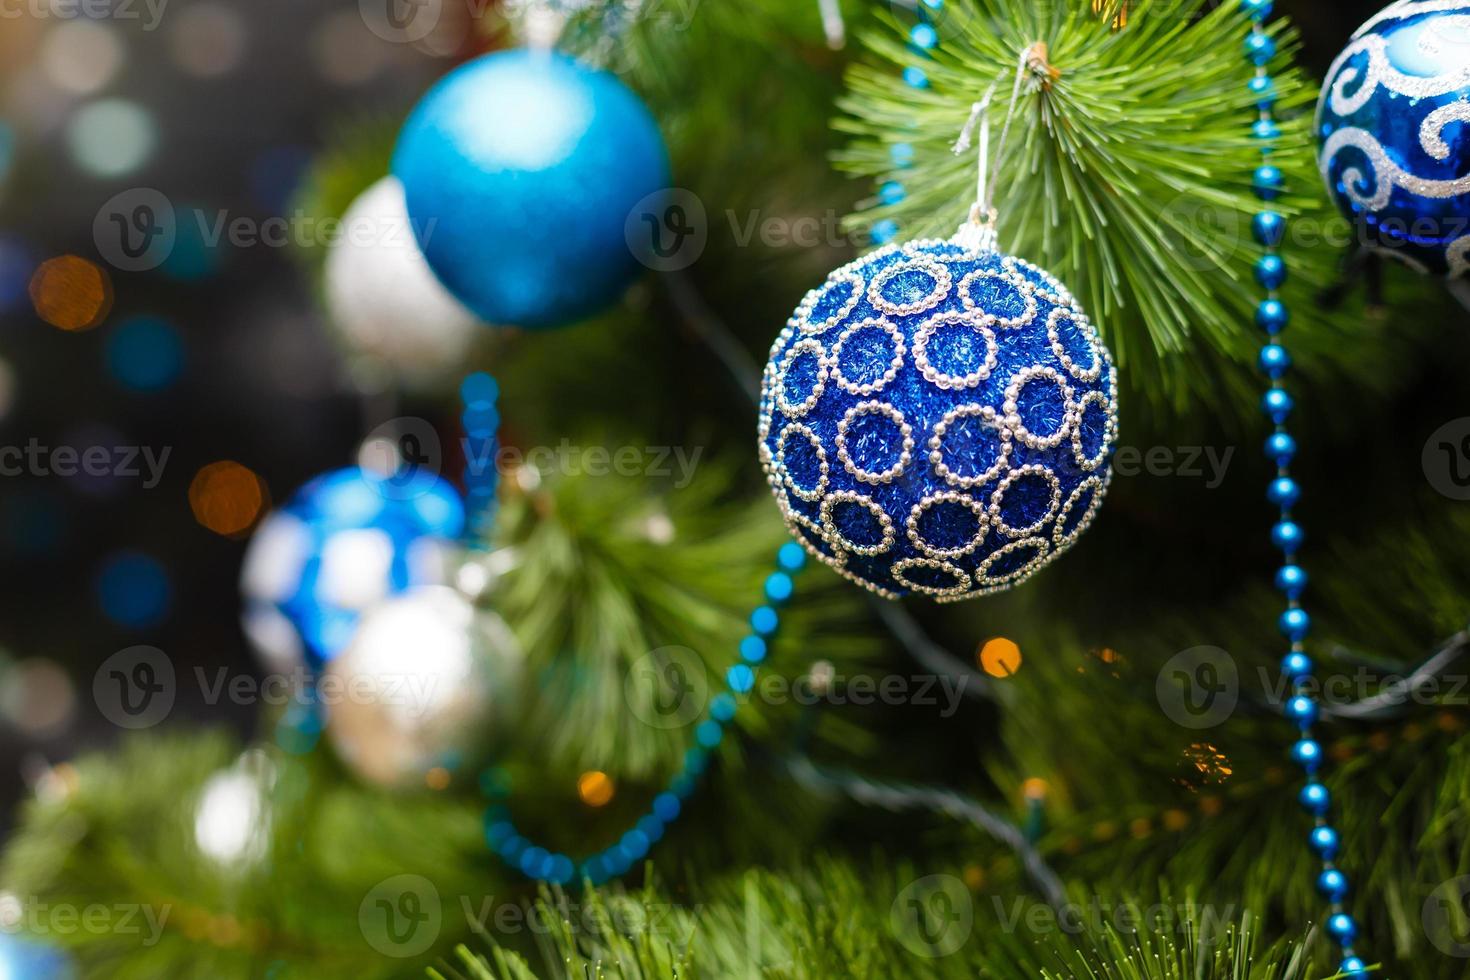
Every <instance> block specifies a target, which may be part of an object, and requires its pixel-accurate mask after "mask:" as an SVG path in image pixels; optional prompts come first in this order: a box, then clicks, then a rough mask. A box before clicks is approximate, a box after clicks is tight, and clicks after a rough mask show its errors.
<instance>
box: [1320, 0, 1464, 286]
mask: <svg viewBox="0 0 1470 980" xmlns="http://www.w3.org/2000/svg"><path fill="white" fill-rule="evenodd" d="M1317 135H1318V138H1319V139H1320V140H1321V143H1322V146H1321V152H1320V157H1319V162H1320V164H1321V167H1322V176H1323V178H1324V179H1325V180H1326V182H1327V188H1328V191H1329V193H1330V194H1331V195H1332V198H1333V200H1334V201H1336V203H1337V205H1338V207H1340V208H1341V209H1342V211H1343V213H1344V214H1346V215H1347V216H1348V217H1349V218H1353V219H1355V220H1359V221H1360V222H1361V224H1362V227H1363V229H1364V232H1365V236H1366V238H1367V242H1366V244H1367V245H1369V246H1370V247H1372V248H1373V249H1375V250H1376V251H1380V252H1383V253H1386V254H1388V255H1392V256H1394V257H1396V258H1398V259H1400V260H1402V261H1404V262H1406V263H1408V264H1409V265H1411V266H1413V267H1414V268H1416V269H1419V270H1420V271H1423V272H1432V273H1436V274H1446V273H1447V274H1449V275H1451V276H1458V275H1461V274H1463V273H1464V272H1465V271H1466V270H1467V269H1470V259H1467V255H1470V2H1465V3H1454V2H1445V0H1414V2H1407V0H1406V2H1400V3H1395V4H1392V5H1391V6H1389V7H1387V8H1385V9H1384V10H1383V11H1381V12H1380V13H1379V14H1377V16H1375V17H1373V19H1371V20H1369V21H1368V23H1366V24H1364V25H1363V26H1362V27H1361V28H1359V30H1358V32H1357V33H1356V34H1355V35H1353V41H1352V43H1351V44H1349V45H1348V46H1347V48H1346V49H1345V50H1344V51H1343V52H1342V54H1341V55H1339V56H1338V58H1337V61H1336V62H1335V63H1334V64H1333V66H1332V69H1331V70H1330V71H1329V72H1328V74H1327V84H1326V85H1324V86H1323V88H1322V99H1321V102H1320V103H1319V104H1318V106H1317Z"/></svg>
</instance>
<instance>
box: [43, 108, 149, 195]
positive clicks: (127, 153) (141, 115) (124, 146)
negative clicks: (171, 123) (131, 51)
mask: <svg viewBox="0 0 1470 980" xmlns="http://www.w3.org/2000/svg"><path fill="white" fill-rule="evenodd" d="M66 142H67V146H68V148H69V149H70V151H71V156H72V160H73V161H74V162H75V163H76V165H77V166H78V167H80V168H81V169H82V170H84V171H86V172H87V173H89V174H92V175H93V176H96V177H121V176H124V175H126V174H130V173H132V172H133V171H135V170H137V169H138V168H139V167H141V166H143V164H145V163H147V162H148V159H149V158H150V157H151V156H152V155H153V150H154V148H155V146H156V145H157V143H158V127H157V125H156V124H155V123H154V121H153V116H152V114H151V113H149V111H148V110H147V109H145V108H143V107H142V106H140V105H139V104H138V103H136V102H132V101H130V100H128V99H100V100H98V101H96V102H91V103H88V104H87V105H84V106H82V107H81V108H80V109H78V110H77V111H76V113H75V114H74V115H73V116H72V117H71V121H70V122H68V123H67V127H66Z"/></svg>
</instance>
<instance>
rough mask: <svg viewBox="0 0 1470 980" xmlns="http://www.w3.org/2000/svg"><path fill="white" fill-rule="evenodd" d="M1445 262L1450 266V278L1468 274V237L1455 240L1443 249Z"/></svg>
mask: <svg viewBox="0 0 1470 980" xmlns="http://www.w3.org/2000/svg"><path fill="white" fill-rule="evenodd" d="M1444 257H1445V261H1446V262H1448V263H1449V265H1450V278H1451V279H1454V278H1457V277H1459V276H1463V275H1464V274H1465V273H1467V272H1470V235H1465V236H1463V237H1460V238H1456V239H1455V240H1454V241H1452V242H1450V243H1449V245H1447V246H1446V247H1445V250H1444Z"/></svg>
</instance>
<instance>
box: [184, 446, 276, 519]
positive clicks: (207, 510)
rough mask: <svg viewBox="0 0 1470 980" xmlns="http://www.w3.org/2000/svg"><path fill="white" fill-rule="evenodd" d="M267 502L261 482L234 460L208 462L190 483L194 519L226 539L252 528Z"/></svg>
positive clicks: (263, 484) (190, 505)
mask: <svg viewBox="0 0 1470 980" xmlns="http://www.w3.org/2000/svg"><path fill="white" fill-rule="evenodd" d="M269 502H270V501H269V494H268V493H267V491H266V487H265V483H264V481H262V480H261V478H260V477H258V476H256V475H255V472H254V471H253V470H251V469H250V468H248V467H245V466H241V465H240V464H239V463H236V462H235V461H233V460H228V459H227V460H221V461H220V462H218V463H210V464H209V465H208V466H206V467H204V468H203V469H201V470H200V471H199V472H198V473H196V474H194V479H193V481H192V482H191V483H190V484H189V509H190V510H192V511H193V512H194V519H195V520H196V521H198V522H199V523H200V524H202V525H203V526H204V527H207V528H209V530H211V531H213V532H214V533H216V534H222V535H224V536H225V537H227V538H234V537H239V536H241V535H243V534H244V533H245V532H246V531H249V530H250V529H251V528H252V527H254V526H255V522H256V521H257V520H259V519H260V516H261V515H262V514H263V513H265V510H266V507H267V506H268V505H269Z"/></svg>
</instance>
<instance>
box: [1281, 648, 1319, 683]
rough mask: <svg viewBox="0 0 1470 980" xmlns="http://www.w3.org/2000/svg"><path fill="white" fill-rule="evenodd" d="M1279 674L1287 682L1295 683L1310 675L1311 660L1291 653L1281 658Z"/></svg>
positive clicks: (1304, 655)
mask: <svg viewBox="0 0 1470 980" xmlns="http://www.w3.org/2000/svg"><path fill="white" fill-rule="evenodd" d="M1281 673H1282V675H1283V676H1284V677H1286V679H1287V680H1290V681H1297V680H1302V679H1303V678H1306V677H1310V676H1311V674H1312V658H1311V657H1308V656H1307V655H1306V654H1305V653H1298V652H1296V651H1292V652H1291V653H1288V654H1287V655H1286V656H1285V657H1282V658H1281Z"/></svg>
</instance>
